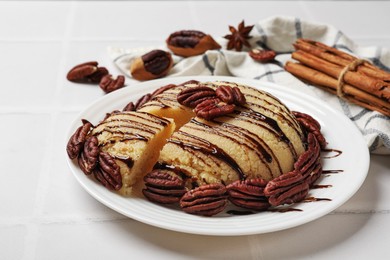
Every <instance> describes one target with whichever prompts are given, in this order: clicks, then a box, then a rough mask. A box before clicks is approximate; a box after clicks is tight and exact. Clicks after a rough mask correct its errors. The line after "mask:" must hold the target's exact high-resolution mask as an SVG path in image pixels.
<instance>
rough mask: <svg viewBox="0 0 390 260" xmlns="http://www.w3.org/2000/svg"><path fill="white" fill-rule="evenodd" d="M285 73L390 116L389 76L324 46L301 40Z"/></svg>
mask: <svg viewBox="0 0 390 260" xmlns="http://www.w3.org/2000/svg"><path fill="white" fill-rule="evenodd" d="M294 48H295V49H296V51H295V52H293V53H292V58H293V59H295V60H297V61H298V63H296V62H291V61H288V62H287V63H286V65H285V69H286V70H287V71H288V72H290V73H292V74H293V75H295V76H297V77H299V78H301V79H303V80H304V81H306V82H308V83H309V84H312V85H315V86H319V87H321V88H323V89H324V90H326V91H329V92H331V93H333V94H336V95H338V96H339V97H340V98H343V99H345V100H347V101H349V102H351V103H354V104H357V105H360V106H362V107H365V108H368V109H370V110H375V111H378V112H380V113H382V114H384V115H386V116H390V73H388V72H386V71H384V70H381V69H379V68H378V67H376V66H374V65H372V64H371V63H370V62H368V61H365V60H361V59H358V58H356V57H354V56H352V55H349V54H347V53H345V52H343V51H340V50H338V49H336V48H333V47H329V46H327V45H325V44H323V43H320V42H316V41H312V40H307V39H298V40H297V41H296V42H295V44H294Z"/></svg>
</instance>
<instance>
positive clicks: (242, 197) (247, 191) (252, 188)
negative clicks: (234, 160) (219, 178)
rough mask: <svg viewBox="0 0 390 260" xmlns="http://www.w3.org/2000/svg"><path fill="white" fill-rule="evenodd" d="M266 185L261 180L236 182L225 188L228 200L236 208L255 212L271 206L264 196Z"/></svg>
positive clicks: (264, 181) (265, 182)
mask: <svg viewBox="0 0 390 260" xmlns="http://www.w3.org/2000/svg"><path fill="white" fill-rule="evenodd" d="M267 183H268V182H267V181H266V180H263V179H261V178H256V179H247V180H244V181H240V180H237V181H235V182H233V183H231V184H229V185H228V186H226V189H227V191H228V194H229V200H230V202H232V203H233V204H234V205H236V206H238V207H242V208H247V209H253V210H257V211H261V210H266V209H268V208H269V207H270V206H271V205H270V204H269V202H268V198H267V197H266V196H265V195H264V188H265V186H266V185H267Z"/></svg>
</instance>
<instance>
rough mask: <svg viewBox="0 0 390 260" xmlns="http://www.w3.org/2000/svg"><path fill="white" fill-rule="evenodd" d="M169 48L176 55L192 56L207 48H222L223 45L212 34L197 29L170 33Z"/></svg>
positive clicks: (203, 51)
mask: <svg viewBox="0 0 390 260" xmlns="http://www.w3.org/2000/svg"><path fill="white" fill-rule="evenodd" d="M166 42H167V45H168V48H169V49H170V50H171V51H172V52H173V53H174V54H176V55H179V56H182V57H190V56H195V55H199V54H202V53H205V52H206V51H207V50H215V49H220V48H221V46H220V45H219V44H218V43H217V42H216V41H215V40H214V39H213V38H212V37H211V36H210V35H207V34H205V33H203V32H200V31H196V30H182V31H177V32H174V33H172V34H171V35H169V37H168V39H167V40H166Z"/></svg>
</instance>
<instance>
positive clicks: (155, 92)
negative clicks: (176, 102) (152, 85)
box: [152, 84, 177, 97]
mask: <svg viewBox="0 0 390 260" xmlns="http://www.w3.org/2000/svg"><path fill="white" fill-rule="evenodd" d="M174 87H177V85H175V84H168V85H165V86H162V87H159V88H158V89H156V90H155V91H153V92H152V97H154V96H157V95H159V94H161V93H163V92H165V91H167V90H168V89H171V88H174Z"/></svg>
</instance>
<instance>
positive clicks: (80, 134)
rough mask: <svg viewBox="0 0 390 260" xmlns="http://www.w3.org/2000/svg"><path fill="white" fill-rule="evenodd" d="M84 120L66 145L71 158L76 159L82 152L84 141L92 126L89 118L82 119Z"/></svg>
mask: <svg viewBox="0 0 390 260" xmlns="http://www.w3.org/2000/svg"><path fill="white" fill-rule="evenodd" d="M82 122H83V125H82V126H80V127H79V128H77V130H76V131H75V132H74V134H73V135H72V136H71V137H70V139H69V141H68V144H67V145H66V152H67V153H68V156H69V158H70V159H74V158H76V157H77V156H78V155H79V154H80V152H81V150H82V149H83V146H84V142H85V140H86V139H87V135H88V133H89V131H90V129H91V127H92V124H91V123H90V122H88V121H87V120H82Z"/></svg>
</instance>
